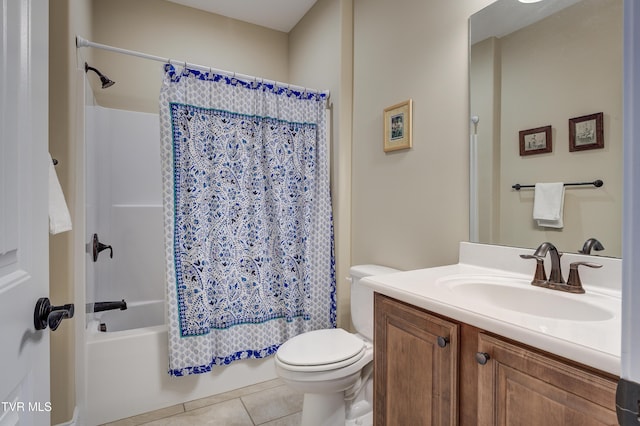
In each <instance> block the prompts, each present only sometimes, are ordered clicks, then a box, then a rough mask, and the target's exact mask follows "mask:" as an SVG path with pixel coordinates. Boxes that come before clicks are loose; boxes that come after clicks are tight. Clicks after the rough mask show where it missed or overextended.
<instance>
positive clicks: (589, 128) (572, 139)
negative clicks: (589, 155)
mask: <svg viewBox="0 0 640 426" xmlns="http://www.w3.org/2000/svg"><path fill="white" fill-rule="evenodd" d="M603 117H604V114H603V113H601V112H598V113H595V114H591V115H583V116H582V117H576V118H570V119H569V151H571V152H573V151H584V150H587V149H598V148H604V130H603Z"/></svg>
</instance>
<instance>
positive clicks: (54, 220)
mask: <svg viewBox="0 0 640 426" xmlns="http://www.w3.org/2000/svg"><path fill="white" fill-rule="evenodd" d="M70 230H71V216H70V215H69V208H68V207H67V202H66V201H65V199H64V194H63V193H62V188H61V187H60V182H59V181H58V175H57V174H56V169H55V167H54V166H53V160H52V159H51V154H49V233H50V234H58V233H60V232H65V231H70Z"/></svg>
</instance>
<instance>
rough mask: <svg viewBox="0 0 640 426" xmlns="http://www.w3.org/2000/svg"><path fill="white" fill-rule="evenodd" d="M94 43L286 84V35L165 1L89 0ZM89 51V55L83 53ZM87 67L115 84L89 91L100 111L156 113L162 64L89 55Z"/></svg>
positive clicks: (97, 52) (119, 56)
mask: <svg viewBox="0 0 640 426" xmlns="http://www.w3.org/2000/svg"><path fill="white" fill-rule="evenodd" d="M92 5H93V16H92V19H93V40H91V41H93V42H96V43H102V44H107V45H111V46H116V47H120V48H123V49H128V50H135V51H139V52H144V53H147V54H151V55H156V56H160V57H163V58H170V59H175V60H180V61H188V62H189V63H193V64H199V65H206V66H212V67H215V68H218V69H222V70H228V71H234V72H237V73H242V74H248V75H255V76H260V77H263V78H266V79H272V80H278V81H287V79H288V70H287V64H288V60H287V57H288V51H287V50H288V41H287V34H285V33H283V32H281V31H274V30H270V29H267V28H264V27H259V26H257V25H252V24H248V23H245V22H241V21H238V20H235V19H230V18H226V17H223V16H219V15H215V14H212V13H206V12H202V11H199V10H196V9H192V8H189V7H185V6H181V5H178V4H175V3H171V2H168V1H164V0H136V1H130V0H109V1H104V0H93V1H92ZM85 50H93V49H83V52H84V51H85ZM93 55H94V58H95V59H94V60H93V62H92V63H91V65H93V66H95V67H96V68H98V69H100V70H101V71H102V72H103V73H105V74H106V75H108V76H109V78H111V79H112V80H114V81H116V85H115V86H112V87H110V88H109V89H107V90H102V89H98V88H97V87H98V86H97V78H96V77H95V76H93V78H92V87H93V88H94V94H95V97H96V101H97V103H98V104H99V105H101V106H104V107H108V108H119V109H126V110H133V111H144V112H155V113H157V112H158V94H159V91H160V83H161V81H162V64H161V63H160V62H155V61H149V60H147V59H140V58H135V57H131V56H126V55H122V54H118V53H113V52H107V51H102V50H94V52H93Z"/></svg>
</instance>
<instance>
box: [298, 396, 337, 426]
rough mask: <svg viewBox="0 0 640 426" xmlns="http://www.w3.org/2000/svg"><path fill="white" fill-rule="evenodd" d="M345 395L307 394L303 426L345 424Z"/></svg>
mask: <svg viewBox="0 0 640 426" xmlns="http://www.w3.org/2000/svg"><path fill="white" fill-rule="evenodd" d="M344 419H345V403H344V393H343V392H335V393H329V394H327V393H324V394H318V393H305V394H304V402H303V405H302V426H335V425H340V424H344Z"/></svg>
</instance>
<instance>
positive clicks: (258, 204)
mask: <svg viewBox="0 0 640 426" xmlns="http://www.w3.org/2000/svg"><path fill="white" fill-rule="evenodd" d="M326 101H327V99H326V95H325V94H310V93H305V92H304V91H303V92H298V91H293V90H288V89H287V88H283V87H278V86H274V85H271V84H265V83H259V82H254V81H251V82H245V81H241V80H239V79H235V78H231V77H227V76H224V75H220V74H214V73H206V72H200V71H196V70H190V69H183V70H176V69H175V68H174V67H173V66H172V65H165V77H164V82H163V87H162V90H161V93H160V127H161V129H160V130H161V144H162V147H161V150H162V170H163V171H162V174H163V190H164V211H165V245H166V265H167V267H166V275H167V280H166V281H167V305H168V323H169V364H170V365H169V373H170V374H172V375H175V376H182V375H186V374H196V373H204V372H207V371H211V369H212V367H213V366H214V365H224V364H229V363H230V362H233V361H235V360H239V359H244V358H263V357H266V356H269V355H272V354H274V353H275V351H276V350H277V349H278V347H279V346H280V345H281V344H282V343H284V342H285V341H286V340H287V339H289V338H291V337H293V336H294V335H296V334H299V333H302V332H305V331H310V330H314V329H319V328H330V327H335V322H336V313H335V308H336V299H335V295H336V286H335V273H334V271H335V268H334V257H333V225H332V214H331V199H330V192H329V166H328V164H329V159H328V148H327V144H326V132H327V130H326V118H325V104H326Z"/></svg>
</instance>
